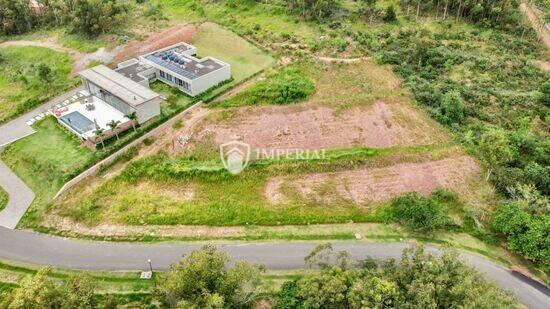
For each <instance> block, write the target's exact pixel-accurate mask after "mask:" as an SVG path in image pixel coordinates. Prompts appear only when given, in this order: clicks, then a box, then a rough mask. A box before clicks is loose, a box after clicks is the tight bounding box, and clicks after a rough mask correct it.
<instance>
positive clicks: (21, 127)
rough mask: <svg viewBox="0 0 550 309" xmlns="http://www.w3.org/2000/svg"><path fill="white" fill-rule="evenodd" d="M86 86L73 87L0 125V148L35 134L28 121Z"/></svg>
mask: <svg viewBox="0 0 550 309" xmlns="http://www.w3.org/2000/svg"><path fill="white" fill-rule="evenodd" d="M83 89H84V88H83V87H82V86H81V87H77V88H75V89H72V90H70V91H68V92H65V93H63V94H61V95H59V96H57V97H55V98H53V99H51V100H50V101H48V102H47V103H44V104H42V105H40V106H38V107H36V108H35V109H33V110H31V111H30V112H27V113H25V114H23V115H21V116H19V117H17V118H15V119H12V120H10V121H8V122H7V123H5V124H2V125H0V148H2V147H3V146H6V145H8V144H10V143H13V142H15V141H16V140H18V139H20V138H23V137H25V136H27V135H30V134H33V133H34V132H35V131H34V129H33V128H31V127H30V126H29V125H28V124H27V121H29V120H30V119H31V118H33V117H34V116H36V115H38V114H41V113H44V112H46V111H48V110H49V109H51V108H52V107H53V106H54V105H55V104H57V103H59V102H62V101H64V100H66V99H68V98H70V97H72V96H74V95H75V94H76V93H77V92H79V91H81V90H83Z"/></svg>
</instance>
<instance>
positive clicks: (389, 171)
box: [264, 156, 480, 204]
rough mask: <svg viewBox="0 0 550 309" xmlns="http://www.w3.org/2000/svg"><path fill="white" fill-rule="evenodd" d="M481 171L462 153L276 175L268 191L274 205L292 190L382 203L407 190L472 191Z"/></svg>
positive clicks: (306, 194)
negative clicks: (293, 176) (299, 174)
mask: <svg viewBox="0 0 550 309" xmlns="http://www.w3.org/2000/svg"><path fill="white" fill-rule="evenodd" d="M479 173H480V169H479V167H478V165H477V164H476V162H475V161H474V160H473V159H472V158H471V157H469V156H458V157H456V158H445V159H441V160H437V161H429V162H422V163H400V164H395V165H391V166H388V167H381V168H363V169H358V170H353V171H345V172H337V173H317V174H310V175H306V176H304V177H301V178H298V179H289V178H286V177H275V178H272V179H270V180H269V181H268V183H267V185H266V187H265V190H264V194H265V197H266V198H267V200H268V201H269V202H270V203H272V204H280V203H285V202H286V201H288V200H289V199H288V195H289V194H292V193H295V194H298V196H300V197H302V198H304V199H312V198H313V199H315V200H323V199H326V198H327V197H328V198H330V199H333V198H334V195H336V196H339V197H341V198H344V199H346V200H349V201H351V202H353V203H354V204H365V203H369V202H382V201H385V200H388V199H390V198H392V197H395V196H398V195H401V194H404V193H407V192H418V193H421V194H426V195H427V194H430V193H431V192H432V191H433V190H435V189H437V188H446V189H451V190H453V191H455V192H458V193H460V194H470V193H471V188H470V186H469V184H470V183H471V181H472V180H474V179H476V178H477V177H478V176H479ZM330 182H332V183H333V184H334V188H333V190H332V191H331V192H321V191H320V189H321V188H323V185H324V184H327V183H330ZM325 189H326V188H325ZM325 191H326V190H325Z"/></svg>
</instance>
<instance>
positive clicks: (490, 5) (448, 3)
mask: <svg viewBox="0 0 550 309" xmlns="http://www.w3.org/2000/svg"><path fill="white" fill-rule="evenodd" d="M399 5H400V6H401V8H402V10H403V11H404V12H406V14H407V16H409V15H412V14H413V13H414V14H415V16H416V18H418V17H419V16H420V15H421V14H426V13H430V14H432V13H435V14H436V16H438V17H439V16H441V18H443V19H447V18H454V19H456V20H461V19H466V20H469V21H471V22H474V23H486V24H487V25H498V26H506V25H508V24H509V23H510V22H511V21H512V22H515V21H517V18H518V14H519V11H518V5H519V1H517V0H428V1H426V0H400V1H399Z"/></svg>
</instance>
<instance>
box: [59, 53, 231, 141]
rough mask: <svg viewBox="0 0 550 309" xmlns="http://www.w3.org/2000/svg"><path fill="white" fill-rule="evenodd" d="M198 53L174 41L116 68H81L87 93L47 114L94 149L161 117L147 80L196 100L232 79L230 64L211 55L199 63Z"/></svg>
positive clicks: (156, 94)
mask: <svg viewBox="0 0 550 309" xmlns="http://www.w3.org/2000/svg"><path fill="white" fill-rule="evenodd" d="M196 54H197V49H196V48H195V47H194V46H193V45H190V44H187V43H178V44H175V45H172V46H169V47H166V48H163V49H160V50H157V51H154V52H152V53H149V54H146V55H143V56H140V57H139V58H133V59H130V60H127V61H124V62H121V63H119V64H118V65H117V68H116V69H115V70H112V69H110V68H108V67H106V66H104V65H99V66H96V67H93V68H90V69H87V70H84V71H82V72H80V73H79V75H80V77H81V79H82V84H83V85H84V88H85V89H86V90H85V91H83V92H82V93H80V94H79V96H75V97H74V98H73V100H71V101H65V102H63V104H58V106H56V107H55V108H54V109H52V111H51V113H52V114H53V115H54V116H55V117H56V118H57V120H58V121H59V123H61V124H62V125H63V126H65V127H66V128H67V129H68V130H70V131H71V132H73V133H75V134H76V135H78V136H79V137H80V138H81V139H82V140H83V141H84V143H85V144H86V145H88V146H89V147H90V148H95V145H96V144H98V143H100V142H102V141H103V140H105V139H107V138H110V137H112V136H113V135H116V134H118V133H120V132H122V131H124V130H127V129H129V128H131V127H133V126H135V125H136V124H143V123H145V122H147V121H148V120H150V119H152V118H154V117H156V116H158V115H160V104H161V103H162V101H163V98H162V97H161V95H160V94H158V93H156V92H154V91H152V90H151V89H150V88H149V84H150V83H151V82H153V81H155V80H159V81H162V82H164V83H167V84H169V85H171V86H173V87H176V88H178V89H180V90H181V91H183V92H184V93H186V94H188V95H190V96H196V95H198V94H201V93H203V92H204V91H206V90H208V89H210V88H212V87H214V86H216V85H218V84H220V83H221V82H223V81H225V80H228V79H230V78H231V66H230V65H229V64H227V63H225V62H223V61H220V60H218V59H215V58H212V57H205V58H202V59H198V58H197V57H196ZM115 124H116V125H115ZM113 127H114V128H113ZM98 132H102V133H101V134H98Z"/></svg>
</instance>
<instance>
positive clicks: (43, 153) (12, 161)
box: [1, 117, 94, 217]
mask: <svg viewBox="0 0 550 309" xmlns="http://www.w3.org/2000/svg"><path fill="white" fill-rule="evenodd" d="M34 129H35V130H36V133H34V134H32V135H30V136H28V137H26V138H23V139H20V140H18V141H16V142H15V143H13V144H11V145H10V146H8V147H7V148H6V149H5V150H4V151H3V152H2V154H1V158H2V161H4V162H5V163H6V164H7V165H8V166H9V167H10V168H11V169H12V170H13V171H14V172H15V173H16V174H17V175H18V176H19V177H21V179H23V181H24V182H25V183H26V184H27V185H28V186H29V187H30V188H31V189H32V190H33V191H34V193H35V194H36V199H35V201H34V203H33V206H32V208H31V209H32V212H31V213H29V212H28V213H27V217H28V216H31V217H32V216H33V215H36V212H37V211H38V212H40V211H42V210H43V209H44V208H45V207H46V206H47V205H48V204H49V203H51V200H52V198H53V196H54V195H55V193H56V192H57V190H59V189H60V188H61V186H63V184H64V183H65V182H66V181H67V180H69V179H70V177H72V176H74V175H75V172H78V171H79V170H81V169H82V168H83V167H85V166H86V165H87V164H88V163H89V162H91V161H92V160H93V158H94V153H92V152H91V151H90V150H89V149H88V148H85V147H83V146H81V145H80V141H79V140H78V138H77V137H76V136H74V135H73V134H72V133H69V132H68V131H66V130H65V129H64V128H62V127H61V126H60V125H59V124H58V123H57V121H56V120H55V119H53V118H51V117H47V118H45V119H44V120H42V121H40V122H38V123H36V124H35V125H34Z"/></svg>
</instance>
